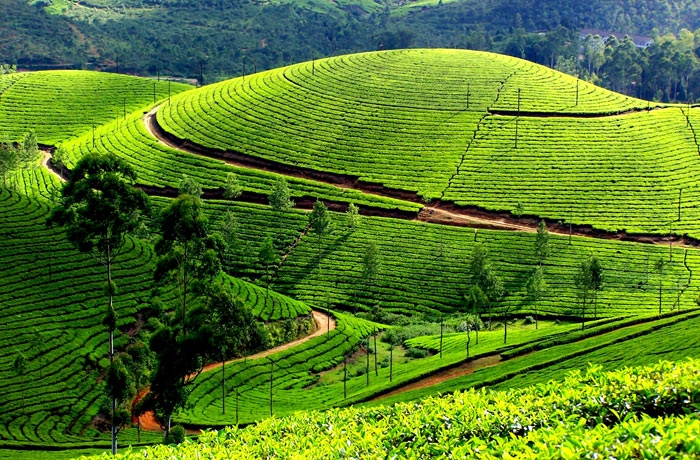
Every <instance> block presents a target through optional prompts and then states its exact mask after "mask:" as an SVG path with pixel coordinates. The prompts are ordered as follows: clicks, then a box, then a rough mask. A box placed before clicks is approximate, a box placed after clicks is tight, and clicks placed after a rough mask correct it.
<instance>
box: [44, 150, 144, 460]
mask: <svg viewBox="0 0 700 460" xmlns="http://www.w3.org/2000/svg"><path fill="white" fill-rule="evenodd" d="M135 180H136V173H135V172H134V170H133V169H132V168H131V167H130V166H129V165H128V164H126V163H125V162H124V161H123V160H121V159H120V158H118V157H117V156H116V155H114V154H107V155H100V154H98V153H88V154H87V155H85V156H84V157H83V158H81V159H80V161H78V163H77V164H76V165H75V168H74V169H73V173H72V174H71V177H70V179H69V180H68V181H66V183H65V184H64V185H63V188H62V189H61V202H60V204H59V205H58V206H57V207H55V208H54V209H53V210H52V211H51V215H50V216H49V219H48V220H47V224H48V225H53V224H56V225H60V226H62V227H64V228H65V229H66V233H67V236H68V240H69V241H70V242H71V243H73V244H74V245H75V246H76V247H77V248H78V250H79V251H81V252H88V253H92V254H93V255H94V256H95V257H96V258H97V259H98V260H99V261H100V263H102V265H104V267H105V268H106V271H107V293H108V298H109V303H108V305H107V314H108V315H110V314H111V312H113V311H114V302H113V298H114V287H115V285H114V282H113V280H112V266H113V265H114V262H115V258H116V257H117V255H118V254H119V252H120V251H121V249H122V248H123V247H124V242H125V241H126V237H127V235H128V234H129V233H131V232H133V231H134V230H136V229H137V228H138V225H139V219H140V216H141V215H142V214H143V213H147V212H148V210H149V203H148V197H147V196H146V194H145V193H143V192H142V191H141V190H138V189H136V188H135V187H134V185H133V184H134V181H135ZM109 358H110V364H112V363H113V362H114V328H112V327H109ZM115 409H116V400H115V399H114V398H112V452H113V453H116V451H117V434H116V426H115V424H114V412H115Z"/></svg>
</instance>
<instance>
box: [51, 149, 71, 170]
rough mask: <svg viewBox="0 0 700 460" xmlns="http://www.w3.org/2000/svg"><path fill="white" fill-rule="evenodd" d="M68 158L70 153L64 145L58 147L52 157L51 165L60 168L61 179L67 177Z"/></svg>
mask: <svg viewBox="0 0 700 460" xmlns="http://www.w3.org/2000/svg"><path fill="white" fill-rule="evenodd" d="M67 157H68V152H67V151H66V148H65V147H63V146H62V145H59V146H58V147H56V150H55V151H54V152H53V156H52V157H51V163H53V165H54V166H55V167H57V168H58V170H59V172H60V175H61V177H64V176H65V168H66V160H67V159H68V158H67Z"/></svg>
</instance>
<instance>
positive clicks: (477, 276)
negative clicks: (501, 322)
mask: <svg viewBox="0 0 700 460" xmlns="http://www.w3.org/2000/svg"><path fill="white" fill-rule="evenodd" d="M469 272H470V274H471V280H472V283H473V284H474V285H476V286H478V287H479V289H481V291H482V292H483V293H484V295H485V296H486V298H487V299H488V300H489V302H488V310H489V330H491V329H492V328H493V326H492V323H493V321H492V319H493V304H494V303H495V302H499V301H500V300H501V298H502V297H503V294H504V293H505V289H504V287H503V283H502V282H501V279H500V278H499V277H498V275H496V273H495V271H494V269H493V267H492V265H491V262H490V261H489V259H488V251H487V250H486V246H484V245H483V243H482V244H477V245H475V246H474V249H473V251H472V258H471V260H470V263H469Z"/></svg>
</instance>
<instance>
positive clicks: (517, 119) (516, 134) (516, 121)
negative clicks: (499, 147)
mask: <svg viewBox="0 0 700 460" xmlns="http://www.w3.org/2000/svg"><path fill="white" fill-rule="evenodd" d="M519 120H520V88H518V116H517V117H516V118H515V148H516V149H517V148H518V122H519Z"/></svg>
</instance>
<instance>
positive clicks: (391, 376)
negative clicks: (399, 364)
mask: <svg viewBox="0 0 700 460" xmlns="http://www.w3.org/2000/svg"><path fill="white" fill-rule="evenodd" d="M393 380H394V344H393V343H392V344H391V346H390V347H389V381H390V382H391V381H393Z"/></svg>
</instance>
